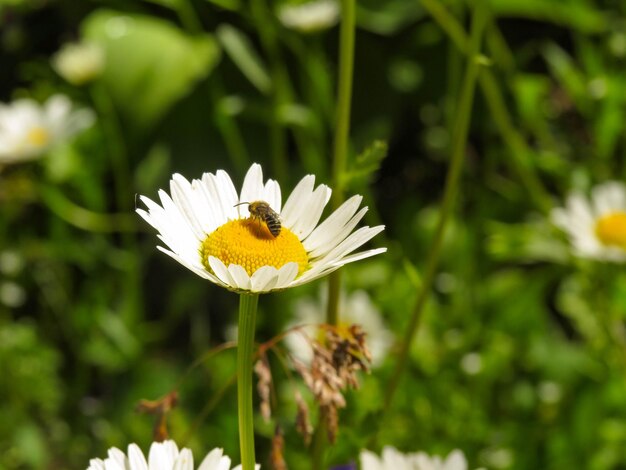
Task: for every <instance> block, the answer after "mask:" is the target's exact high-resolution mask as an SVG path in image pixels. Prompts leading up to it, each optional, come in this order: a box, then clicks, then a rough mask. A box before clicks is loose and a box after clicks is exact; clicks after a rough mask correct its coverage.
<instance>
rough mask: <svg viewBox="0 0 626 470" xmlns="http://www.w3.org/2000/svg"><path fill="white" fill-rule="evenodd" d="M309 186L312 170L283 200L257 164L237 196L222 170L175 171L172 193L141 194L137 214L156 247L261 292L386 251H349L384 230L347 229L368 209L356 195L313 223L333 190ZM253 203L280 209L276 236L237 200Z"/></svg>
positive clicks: (235, 286) (241, 288) (236, 286)
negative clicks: (152, 232) (196, 174)
mask: <svg viewBox="0 0 626 470" xmlns="http://www.w3.org/2000/svg"><path fill="white" fill-rule="evenodd" d="M314 185H315V176H313V175H308V176H305V177H304V178H302V180H301V181H300V182H299V183H298V184H297V186H296V187H295V189H294V190H293V192H292V193H291V195H290V196H289V197H288V198H287V201H286V202H285V205H284V206H283V205H282V198H281V190H280V185H279V184H278V183H277V182H276V181H274V180H268V181H267V182H266V183H265V184H264V183H263V173H262V170H261V166H260V165H258V164H256V163H255V164H254V165H252V166H251V167H250V170H248V173H247V174H246V177H245V179H244V182H243V187H242V189H241V192H240V194H237V191H236V190H235V186H234V185H233V183H232V181H231V179H230V177H229V176H228V173H226V172H225V171H223V170H218V171H217V172H216V173H215V174H212V173H205V174H204V175H202V178H201V179H196V180H193V181H191V182H189V181H187V180H186V179H185V178H184V177H183V176H181V175H179V174H175V175H174V176H173V177H172V180H171V181H170V191H171V196H170V195H169V194H167V193H166V192H165V191H163V190H160V191H159V198H160V200H161V204H162V206H161V205H159V204H157V203H155V202H153V201H152V200H150V199H148V198H147V197H144V196H142V197H141V200H142V201H143V202H144V204H145V205H146V206H147V207H148V211H144V210H142V209H138V210H137V212H138V213H139V214H140V215H141V216H142V217H143V218H144V219H145V220H146V221H147V222H148V223H149V224H150V225H152V226H153V227H154V228H155V229H157V230H158V231H159V238H160V239H161V240H162V241H163V243H164V244H165V245H166V246H167V248H163V247H158V248H159V249H160V250H161V251H163V252H164V253H166V254H168V255H169V256H171V257H172V258H174V259H175V260H176V261H178V262H179V263H180V264H182V265H183V266H185V267H187V268H188V269H190V270H191V271H193V272H194V273H196V274H197V275H198V276H201V277H203V278H205V279H208V280H209V281H211V282H213V283H215V284H217V285H219V286H222V287H225V288H227V289H230V290H233V291H236V292H246V291H247V292H256V293H264V292H270V291H273V290H280V289H287V288H289V287H295V286H298V285H301V284H304V283H307V282H310V281H313V280H315V279H318V278H320V277H322V276H325V275H327V274H329V273H331V272H333V271H335V270H336V269H339V268H340V267H341V266H343V265H344V264H347V263H351V262H353V261H357V260H361V259H363V258H368V257H370V256H374V255H376V254H378V253H382V252H384V251H386V248H377V249H373V250H367V251H363V252H360V253H356V254H350V253H352V252H353V251H354V250H356V249H358V248H359V247H360V246H362V245H363V244H364V243H367V242H368V241H369V240H370V239H371V238H372V237H374V236H375V235H376V234H378V233H380V232H382V231H383V229H384V226H382V225H381V226H377V227H362V228H360V229H358V230H356V231H355V232H353V230H354V228H355V227H356V225H357V224H358V223H359V221H360V220H361V218H362V217H363V216H364V215H365V213H366V212H367V207H363V208H362V209H360V210H358V208H359V205H360V204H361V200H362V199H363V198H362V197H361V196H353V197H351V198H350V199H348V200H347V201H346V202H345V203H343V204H342V205H341V207H339V208H338V209H337V210H336V211H335V212H333V213H332V214H331V215H330V216H329V217H328V218H327V219H326V220H325V221H324V222H322V223H321V224H319V225H318V222H319V220H320V217H321V215H322V211H323V210H324V207H325V206H326V204H327V203H328V200H329V199H330V194H331V190H330V188H329V187H328V186H326V185H323V184H322V185H319V186H318V187H317V188H314ZM255 201H265V202H267V203H268V204H269V206H270V207H271V209H272V210H273V211H275V212H276V214H279V217H280V222H281V224H282V228H281V230H280V233H278V234H277V235H276V236H274V235H272V234H271V233H270V231H269V229H268V226H267V225H266V223H265V222H262V221H260V220H259V219H257V218H254V217H251V216H250V212H249V211H248V205H247V204H242V205H237V204H239V203H244V202H255ZM357 210H358V212H357Z"/></svg>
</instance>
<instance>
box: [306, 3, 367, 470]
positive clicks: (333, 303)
mask: <svg viewBox="0 0 626 470" xmlns="http://www.w3.org/2000/svg"><path fill="white" fill-rule="evenodd" d="M355 30H356V1H355V0H342V2H341V29H340V33H339V36H340V37H339V84H338V86H337V117H336V119H337V123H336V129H337V131H336V133H335V145H334V149H333V197H332V206H333V208H334V209H336V208H338V207H339V206H340V205H341V204H342V202H343V200H344V178H343V175H344V173H345V171H346V166H347V162H348V139H349V136H350V108H351V105H352V77H353V75H354V36H355ZM340 290H341V274H340V273H339V271H335V272H334V273H332V274H331V275H330V276H329V278H328V305H327V308H326V323H328V324H329V325H336V324H337V323H338V321H339V312H338V310H339V293H340ZM324 422H325V419H324V413H323V411H321V412H320V417H319V420H318V425H317V429H316V430H315V436H314V437H313V439H314V440H313V448H312V453H313V455H312V460H313V469H314V470H322V469H323V468H324V453H325V449H326V426H325V425H324Z"/></svg>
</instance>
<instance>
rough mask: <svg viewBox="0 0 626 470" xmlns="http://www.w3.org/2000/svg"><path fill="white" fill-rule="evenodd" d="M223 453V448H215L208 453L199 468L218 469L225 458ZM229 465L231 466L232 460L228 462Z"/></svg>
mask: <svg viewBox="0 0 626 470" xmlns="http://www.w3.org/2000/svg"><path fill="white" fill-rule="evenodd" d="M223 453H224V450H223V449H220V448H216V449H213V450H212V451H211V452H209V453H208V454H207V455H206V457H205V458H204V460H203V461H202V463H201V464H200V466H199V467H198V470H218V468H219V467H218V465H219V464H220V463H221V461H222V460H223V459H224V457H222V455H223ZM226 458H227V457H226ZM228 467H230V461H229V462H228ZM226 470H228V468H226Z"/></svg>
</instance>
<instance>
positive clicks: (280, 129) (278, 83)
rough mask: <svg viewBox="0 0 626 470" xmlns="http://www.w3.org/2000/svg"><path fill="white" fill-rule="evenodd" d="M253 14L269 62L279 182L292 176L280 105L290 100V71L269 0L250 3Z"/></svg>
mask: <svg viewBox="0 0 626 470" xmlns="http://www.w3.org/2000/svg"><path fill="white" fill-rule="evenodd" d="M250 11H251V13H252V17H253V18H255V20H256V22H257V29H258V32H259V38H260V40H261V44H262V46H263V49H264V50H265V52H266V54H267V56H268V58H269V62H270V74H271V77H272V89H271V100H272V113H271V120H270V122H269V126H270V128H269V139H270V149H271V158H272V166H273V170H274V174H275V175H276V179H277V180H278V181H286V180H287V178H288V177H289V164H288V161H287V132H286V129H285V126H284V124H283V123H282V121H281V118H280V112H281V108H282V107H283V105H284V104H285V103H287V102H288V101H289V96H288V95H289V90H290V88H291V84H290V81H289V74H288V73H287V69H286V68H285V61H284V60H283V58H282V52H281V48H280V43H279V41H278V38H277V34H276V30H275V28H274V26H273V25H274V21H273V19H272V12H271V10H270V8H269V6H268V4H267V1H266V0H256V1H254V2H251V3H250Z"/></svg>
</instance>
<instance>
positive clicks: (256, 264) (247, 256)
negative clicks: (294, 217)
mask: <svg viewBox="0 0 626 470" xmlns="http://www.w3.org/2000/svg"><path fill="white" fill-rule="evenodd" d="M200 255H201V256H202V262H203V263H204V266H205V267H206V268H207V269H208V270H209V271H211V272H213V270H212V269H211V267H210V266H209V256H215V257H216V258H218V259H220V260H221V261H222V263H224V264H225V265H226V267H228V266H229V265H231V264H238V265H240V266H243V268H244V269H245V270H246V272H247V273H248V274H249V275H250V276H251V275H252V274H254V272H255V271H256V270H257V269H259V268H260V267H262V266H274V267H275V268H276V269H280V268H281V267H283V266H284V265H285V264H287V263H291V262H295V263H298V275H300V274H302V273H303V272H304V271H305V270H306V269H307V266H308V263H309V257H308V255H307V253H306V250H305V249H304V246H302V243H301V242H300V240H299V239H298V237H297V236H295V235H294V234H293V232H291V231H290V230H289V229H287V228H285V227H283V228H282V229H281V231H280V233H279V234H278V236H277V237H274V236H273V235H272V234H271V233H270V232H269V230H268V228H267V225H265V223H264V222H261V221H259V220H256V219H238V220H231V221H230V222H227V223H225V224H224V225H222V226H220V227H218V228H217V230H215V231H214V232H213V233H211V234H210V235H209V236H208V237H207V238H206V239H205V240H204V241H203V242H202V246H201V247H200Z"/></svg>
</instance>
